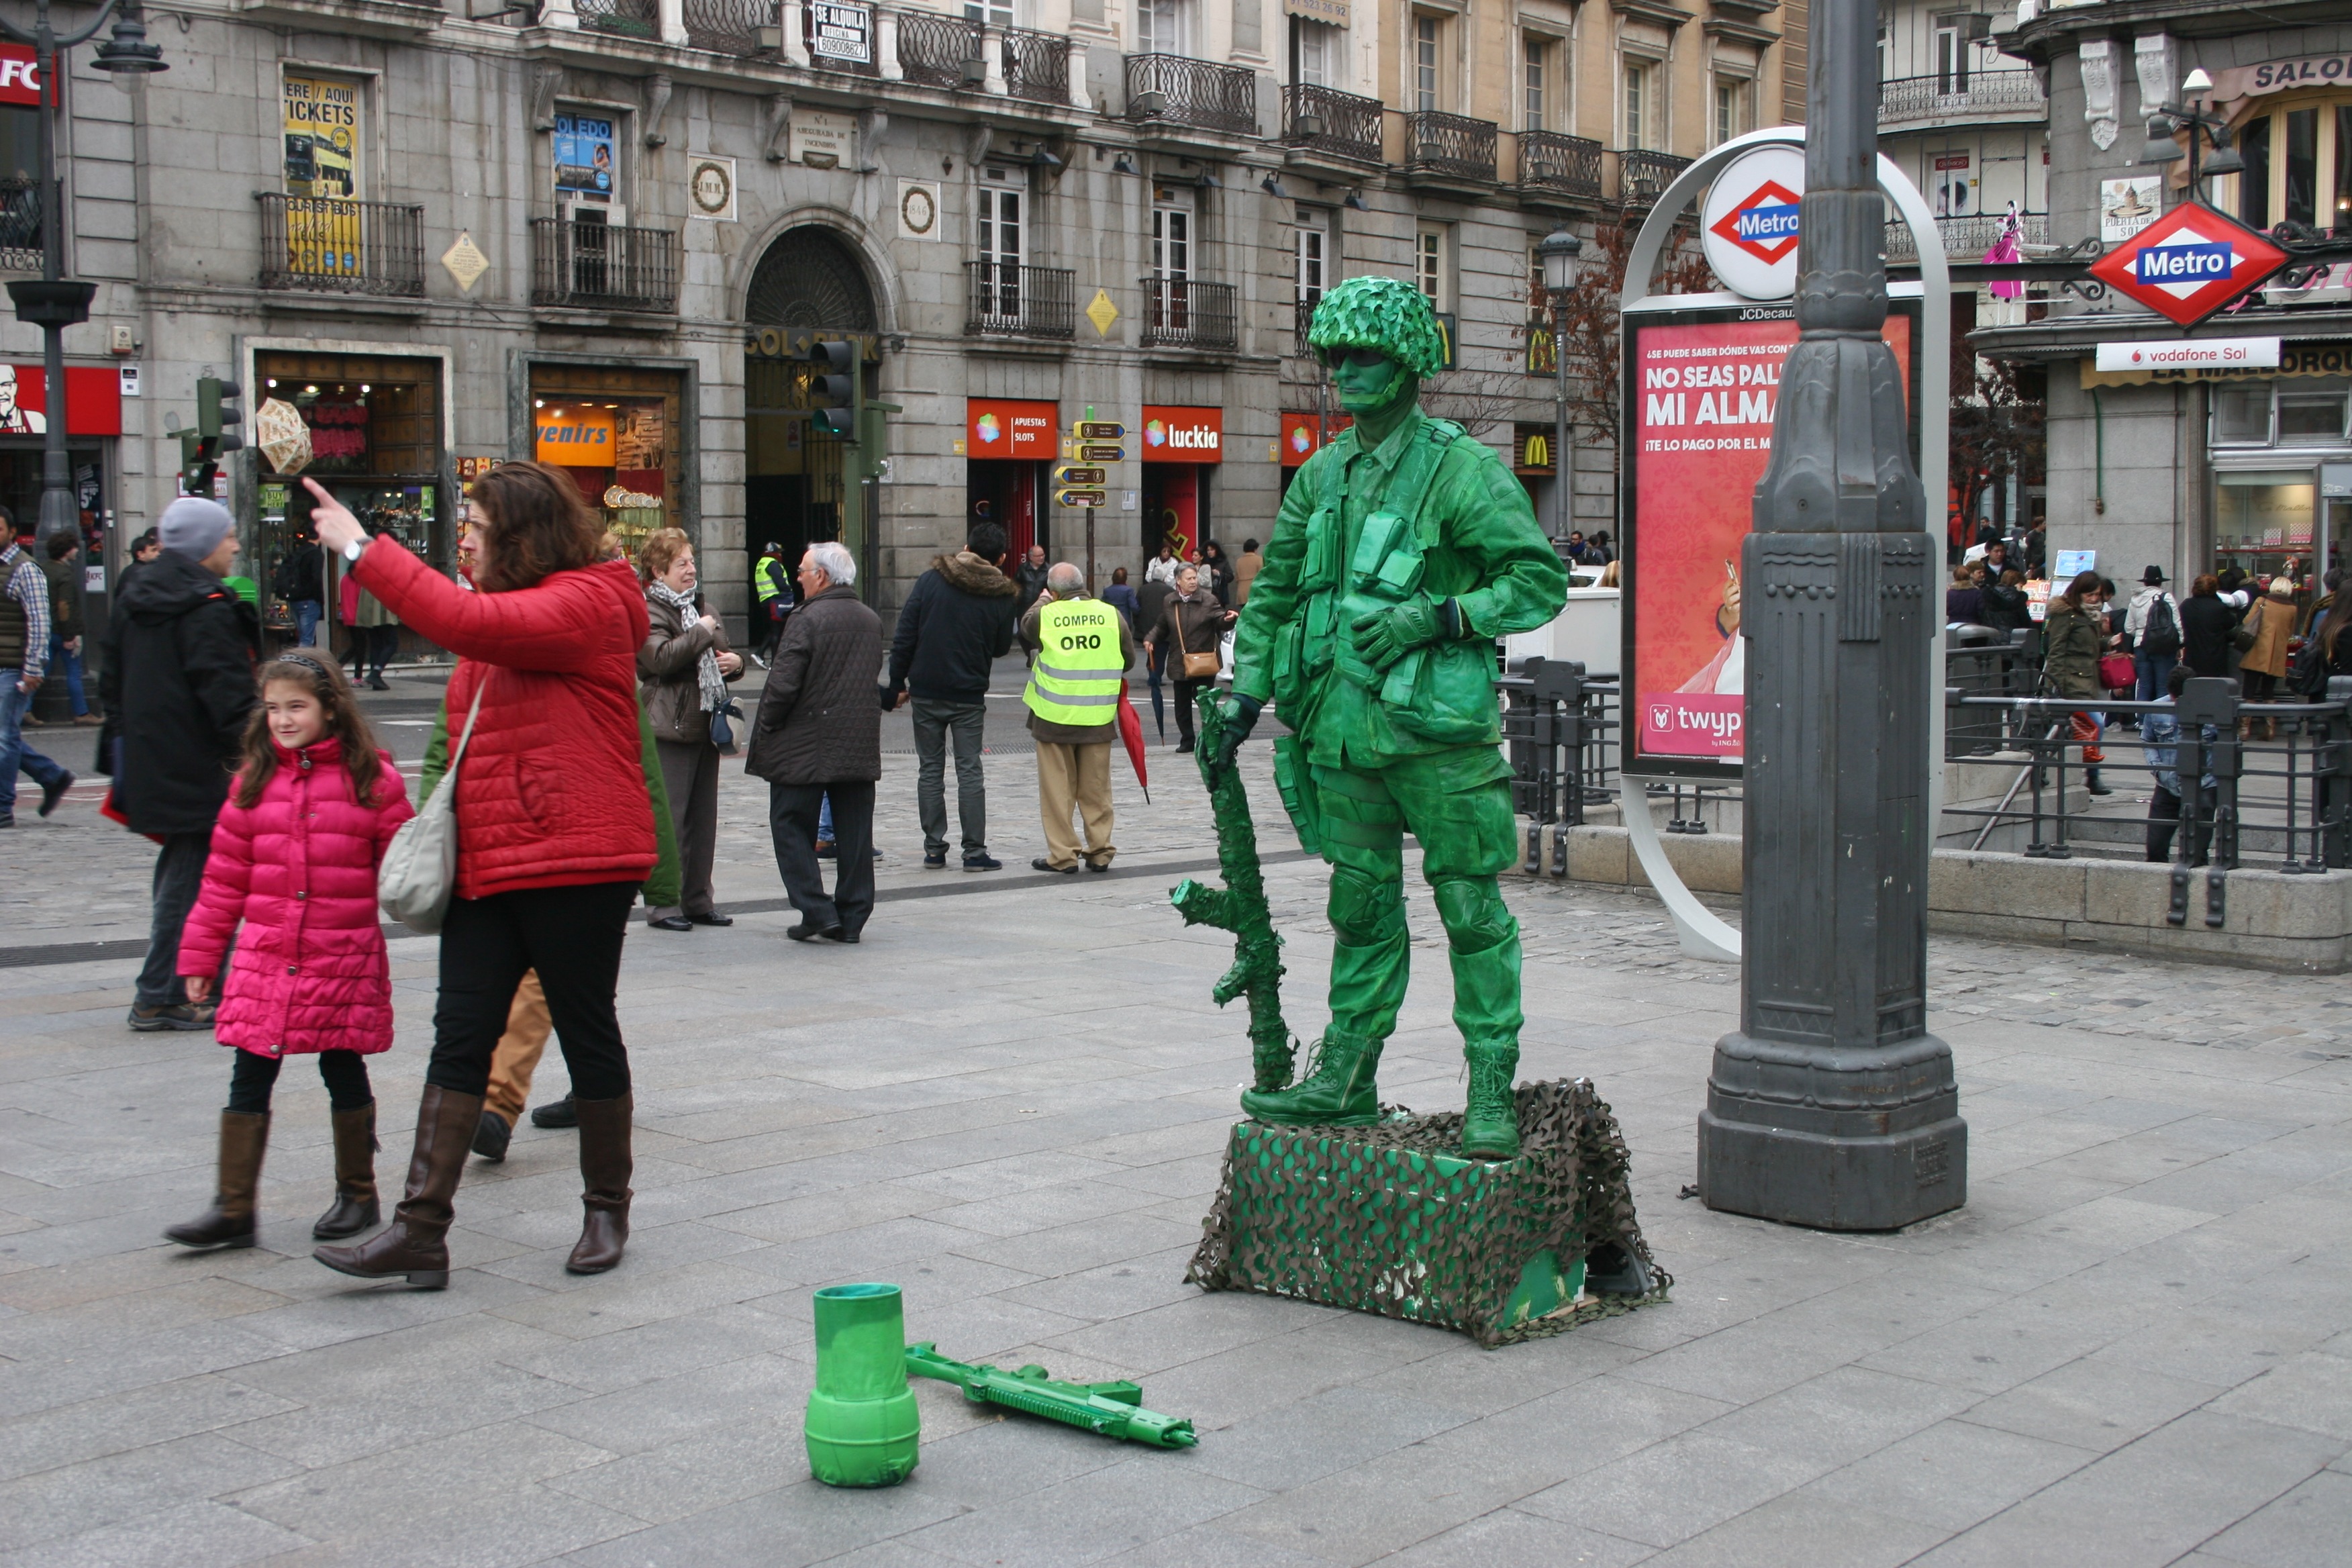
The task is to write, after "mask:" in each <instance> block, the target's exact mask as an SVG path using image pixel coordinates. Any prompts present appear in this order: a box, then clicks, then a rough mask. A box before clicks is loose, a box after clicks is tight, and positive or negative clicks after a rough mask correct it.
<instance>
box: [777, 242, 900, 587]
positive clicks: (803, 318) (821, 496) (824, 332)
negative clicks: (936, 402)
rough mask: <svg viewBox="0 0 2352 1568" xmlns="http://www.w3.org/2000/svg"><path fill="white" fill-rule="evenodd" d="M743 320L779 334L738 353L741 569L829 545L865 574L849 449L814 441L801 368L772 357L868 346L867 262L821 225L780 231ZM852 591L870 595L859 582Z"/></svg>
mask: <svg viewBox="0 0 2352 1568" xmlns="http://www.w3.org/2000/svg"><path fill="white" fill-rule="evenodd" d="M743 319H744V321H745V322H746V323H747V324H748V325H750V326H751V327H752V328H753V329H758V328H761V327H776V328H782V329H784V331H783V332H782V335H781V337H779V336H777V335H775V334H771V335H770V336H769V339H768V342H769V344H770V352H768V353H761V349H760V346H759V344H758V342H757V341H756V340H757V337H758V334H757V332H756V331H754V333H753V334H752V336H753V338H754V342H753V343H752V344H751V346H750V347H748V348H747V349H746V351H745V355H744V367H743V387H744V400H743V401H744V409H743V415H744V426H745V429H744V455H745V458H746V462H745V465H744V486H743V489H744V494H743V502H744V505H743V511H744V519H743V531H744V539H743V542H744V552H745V562H746V570H747V571H750V570H751V569H753V568H755V567H756V566H757V564H758V563H759V560H760V556H761V552H764V551H765V550H766V549H767V547H768V546H769V545H770V544H782V546H783V547H784V557H785V559H786V561H787V562H790V563H798V561H799V560H800V556H801V552H802V551H803V549H805V548H806V547H807V546H808V545H810V544H812V543H814V542H818V541H820V540H827V539H837V540H841V541H842V542H845V543H846V544H847V545H848V546H849V547H850V549H851V551H852V552H855V553H856V556H857V560H858V563H859V567H860V569H861V571H864V570H866V567H867V564H868V563H869V561H870V558H871V553H872V552H870V551H869V550H868V549H867V548H866V530H865V529H863V528H862V527H860V526H859V518H860V517H861V516H862V515H863V509H862V508H861V507H860V506H859V505H858V497H857V496H856V493H855V492H854V491H853V490H852V489H850V487H849V481H848V478H847V473H848V465H847V463H846V462H845V458H847V456H848V453H847V449H846V448H845V447H844V446H843V444H842V443H840V442H839V441H836V440H834V439H831V438H829V437H822V436H812V434H811V432H810V424H809V404H808V374H809V372H808V369H807V367H806V366H804V365H803V364H802V363H799V362H797V361H796V360H793V359H787V358H781V357H778V356H777V354H776V353H775V352H774V349H775V346H776V345H778V344H779V343H781V345H782V350H783V353H796V352H797V351H798V349H799V347H800V345H801V344H802V343H803V342H804V341H805V340H807V339H808V338H810V337H813V336H828V337H829V336H835V335H839V336H845V337H846V336H852V335H855V336H857V337H860V338H865V339H868V340H870V339H871V338H872V336H873V334H874V333H875V332H876V331H877V329H878V328H879V326H880V324H881V322H880V318H879V316H878V315H877V311H876V310H875V308H874V289H873V287H872V285H871V284H870V283H869V282H868V281H867V279H866V265H865V262H864V261H863V259H862V258H860V257H859V256H858V254H857V252H856V248H855V247H852V246H851V245H850V244H849V243H848V242H847V241H846V240H845V239H843V238H842V237H841V236H839V235H838V234H836V233H835V232H834V231H833V230H831V229H829V228H825V227H824V226H820V225H816V224H803V225H802V226H799V227H797V228H790V229H786V230H785V231H784V232H783V233H782V234H781V235H779V236H777V237H776V239H775V241H774V243H773V244H772V245H770V246H769V247H768V249H767V253H766V254H765V255H763V256H761V258H760V264H759V266H758V267H757V268H753V270H752V273H751V287H750V288H749V289H747V290H746V291H745V294H744V301H743ZM869 389H870V383H869ZM860 589H861V592H865V593H868V594H870V593H871V592H872V590H871V588H870V587H869V586H867V585H866V584H860ZM753 599H754V602H755V603H756V602H757V584H754V585H753ZM764 629H765V628H761V630H762V631H764Z"/></svg>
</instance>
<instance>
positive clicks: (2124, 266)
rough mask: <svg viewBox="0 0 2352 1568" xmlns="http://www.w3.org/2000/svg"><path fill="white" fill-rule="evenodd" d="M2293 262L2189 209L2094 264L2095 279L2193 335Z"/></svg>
mask: <svg viewBox="0 0 2352 1568" xmlns="http://www.w3.org/2000/svg"><path fill="white" fill-rule="evenodd" d="M2286 261H2287V258H2286V252H2284V251H2283V250H2281V249H2280V248H2279V247H2277V246H2275V245H2273V244H2272V243H2271V242H2270V241H2269V240H2267V239H2264V238H2263V237H2262V236H2261V235H2260V234H2257V233H2256V232H2254V231H2253V230H2252V229H2251V228H2248V227H2247V226H2245V225H2244V224H2242V223H2240V222H2238V221H2237V219H2235V218H2232V217H2226V216H2223V215H2221V213H2218V212H2215V211H2214V210H2213V209H2212V208H2211V207H2209V206H2206V205H2204V204H2202V203H2201V202H2184V203H2182V204H2181V205H2179V206H2177V207H2175V208H2173V209H2172V211H2170V212H2169V213H2167V214H2166V215H2165V216H2162V217H2160V218H2158V219H2157V220H2156V221H2155V222H2154V223H2152V224H2150V225H2148V226H2147V227H2146V228H2144V229H2141V230H2140V231H2139V232H2138V233H2137V234H2136V235H2134V236H2132V237H2130V238H2129V239H2127V240H2126V241H2124V242H2123V243H2122V244H2121V245H2118V246H2117V247H2116V248H2115V249H2113V250H2111V251H2109V252H2107V253H2106V254H2105V256H2102V257H2101V258H2099V259H2098V260H2096V261H2095V262H2093V263H2092V264H2091V267H2090V274H2091V276H2092V277H2094V278H2095V279H2098V280H2099V281H2100V282H2102V283H2105V285H2106V286H2107V287H2108V288H2110V289H2114V290H2116V292H2117V293H2118V294H2121V295H2123V296H2124V297H2125V298H2126V299H2130V300H2137V301H2138V302H2139V303H2141V304H2143V305H2145V306H2147V308H2148V309H2149V310H2154V311H2155V312H2157V314H2158V315H2160V316H2168V317H2169V318H2171V319H2172V320H2173V321H2178V322H2179V323H2180V324H2181V325H2182V326H2184V327H2193V326H2195V325H2196V324H2197V323H2198V322H2200V321H2203V320H2204V319H2205V318H2206V317H2208V316H2210V315H2211V314H2212V313H2213V312H2214V311H2216V310H2220V309H2221V307H2223V306H2224V305H2227V304H2229V303H2231V301H2232V300H2238V299H2241V298H2242V297H2243V296H2244V295H2246V294H2247V293H2248V292H2249V291H2251V290H2252V289H2258V288H2260V287H2261V286H2262V284H2263V281H2264V280H2265V279H2268V278H2269V277H2270V275H2271V274H2272V273H2273V272H2276V271H2277V270H2278V269H2279V268H2282V267H2284V266H2285V265H2286Z"/></svg>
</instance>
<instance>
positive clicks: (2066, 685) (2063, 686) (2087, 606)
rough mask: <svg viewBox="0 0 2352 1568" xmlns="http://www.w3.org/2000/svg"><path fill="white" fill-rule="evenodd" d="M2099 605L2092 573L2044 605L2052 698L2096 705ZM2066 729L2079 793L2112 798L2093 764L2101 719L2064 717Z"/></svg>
mask: <svg viewBox="0 0 2352 1568" xmlns="http://www.w3.org/2000/svg"><path fill="white" fill-rule="evenodd" d="M2105 602H2106V589H2105V585H2104V584H2102V583H2101V581H2100V578H2099V574H2097V573H2096V572H2084V573H2079V574H2076V576H2075V578H2074V581H2073V582H2072V583H2069V584H2067V585H2066V591H2065V592H2064V593H2063V594H2061V595H2058V596H2057V597H2056V598H2054V599H2053V600H2051V601H2050V615H2049V618H2048V619H2047V620H2046V621H2044V622H2043V623H2042V648H2043V654H2042V678H2043V679H2044V680H2046V681H2047V682H2048V684H2049V688H2050V689H2051V691H2052V692H2053V693H2054V694H2055V695H2057V696H2060V697H2079V698H2081V699H2083V700H2085V701H2093V702H2095V701H2096V700H2098V699H2099V697H2100V695H2101V688H2100V684H2099V683H2100V681H2101V679H2103V678H2102V676H2101V674H2100V671H2099V660H2100V655H2101V654H2102V653H2103V652H2104V651H2105V648H2106V645H2107V641H2108V632H2107V619H2106V613H2105V611H2104V610H2103V609H2102V608H2101V606H2102V605H2104V604H2105ZM2067 723H2068V734H2069V738H2070V739H2073V740H2075V741H2079V742H2082V743H2083V787H2084V788H2085V789H2087V790H2089V791H2090V792H2091V793H2092V794H2093V795H2113V794H2114V793H2115V792H2114V791H2113V790H2111V789H2109V788H2107V787H2106V785H2105V784H2102V783H2101V782H2100V781H2099V764H2100V763H2104V762H2105V761H2106V760H2107V759H2106V754H2105V752H2101V751H2100V750H2099V732H2100V731H2102V730H2103V729H2105V727H2106V715H2105V714H2104V713H2100V712H2095V711H2089V710H2085V711H2081V712H2075V713H2070V714H2068V715H2067Z"/></svg>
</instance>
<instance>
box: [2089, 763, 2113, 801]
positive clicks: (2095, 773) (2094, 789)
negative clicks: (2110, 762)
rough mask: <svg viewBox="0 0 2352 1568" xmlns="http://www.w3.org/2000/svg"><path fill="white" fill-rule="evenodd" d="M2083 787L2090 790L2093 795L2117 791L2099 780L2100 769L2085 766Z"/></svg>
mask: <svg viewBox="0 0 2352 1568" xmlns="http://www.w3.org/2000/svg"><path fill="white" fill-rule="evenodd" d="M2083 787H2084V789H2086V790H2089V791H2090V792H2091V793H2092V794H2093V795H2113V794H2115V793H2116V792H2115V791H2113V790H2111V789H2109V788H2108V787H2107V786H2106V785H2105V784H2101V783H2100V782H2099V770H2098V769H2096V768H2084V770H2083Z"/></svg>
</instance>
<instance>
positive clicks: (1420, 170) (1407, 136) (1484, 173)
mask: <svg viewBox="0 0 2352 1568" xmlns="http://www.w3.org/2000/svg"><path fill="white" fill-rule="evenodd" d="M1404 145H1405V164H1404V166H1405V168H1406V169H1407V170H1408V171H1409V172H1411V173H1412V174H1443V175H1445V176H1447V177H1448V178H1451V179H1456V180H1491V179H1493V178H1494V177H1495V122H1494V121H1491V120H1471V119H1468V118H1467V117H1465V116H1463V115H1459V114H1439V113H1436V112H1434V111H1433V110H1421V111H1419V112H1417V113H1413V114H1408V115H1406V116H1405V117H1404Z"/></svg>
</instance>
